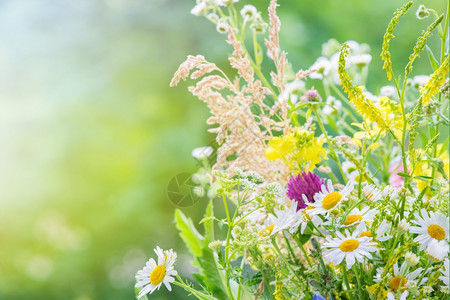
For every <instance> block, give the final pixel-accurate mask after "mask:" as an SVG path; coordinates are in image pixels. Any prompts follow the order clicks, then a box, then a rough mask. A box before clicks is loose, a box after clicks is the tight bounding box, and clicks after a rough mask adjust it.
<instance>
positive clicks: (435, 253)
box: [425, 239, 449, 261]
mask: <svg viewBox="0 0 450 300" xmlns="http://www.w3.org/2000/svg"><path fill="white" fill-rule="evenodd" d="M448 250H449V247H448V243H447V241H439V242H438V241H436V240H434V239H433V240H432V241H431V242H430V244H429V245H428V247H427V250H425V252H426V253H427V255H428V257H429V258H430V259H431V260H434V261H443V260H444V258H445V257H446V256H447V255H448Z"/></svg>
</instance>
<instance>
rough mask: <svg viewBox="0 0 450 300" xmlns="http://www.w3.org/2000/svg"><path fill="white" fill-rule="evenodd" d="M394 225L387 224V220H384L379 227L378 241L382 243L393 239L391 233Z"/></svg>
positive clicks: (377, 232)
mask: <svg viewBox="0 0 450 300" xmlns="http://www.w3.org/2000/svg"><path fill="white" fill-rule="evenodd" d="M391 227H392V224H391V223H389V222H387V221H386V220H383V222H381V224H380V225H378V228H377V230H376V234H377V238H376V239H377V240H379V241H380V242H384V241H387V240H389V239H391V238H392V235H390V234H389V233H390V232H391Z"/></svg>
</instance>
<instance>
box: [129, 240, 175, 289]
mask: <svg viewBox="0 0 450 300" xmlns="http://www.w3.org/2000/svg"><path fill="white" fill-rule="evenodd" d="M154 251H155V253H156V255H157V256H158V264H156V262H155V260H154V259H153V258H150V259H149V261H147V263H146V264H145V267H144V268H143V269H142V270H139V271H138V273H137V275H136V280H137V283H136V285H135V287H137V288H138V287H142V286H143V288H142V290H141V291H140V292H139V295H138V298H141V297H142V296H144V295H146V294H148V293H150V294H151V293H153V292H154V291H155V290H156V289H158V290H159V288H160V287H161V284H162V283H164V285H165V286H166V288H167V289H168V290H169V291H172V287H171V286H170V283H171V282H174V281H175V278H173V277H172V276H176V275H177V274H178V272H177V271H175V270H174V268H173V264H174V263H175V260H176V259H177V253H176V252H174V251H173V250H172V249H170V250H166V251H163V250H162V249H161V248H159V246H157V247H156V249H155V250H154Z"/></svg>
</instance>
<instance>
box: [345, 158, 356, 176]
mask: <svg viewBox="0 0 450 300" xmlns="http://www.w3.org/2000/svg"><path fill="white" fill-rule="evenodd" d="M342 170H343V171H344V173H345V175H347V176H348V175H350V174H351V173H352V172H354V171H356V166H355V164H354V163H352V162H351V161H348V160H346V161H344V162H343V163H342Z"/></svg>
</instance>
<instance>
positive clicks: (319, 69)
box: [309, 56, 332, 79]
mask: <svg viewBox="0 0 450 300" xmlns="http://www.w3.org/2000/svg"><path fill="white" fill-rule="evenodd" d="M331 67H332V65H331V62H330V61H329V60H328V59H327V58H326V57H323V56H321V57H319V58H318V59H317V60H316V62H315V63H314V64H313V65H312V66H311V67H310V69H311V70H316V71H315V72H313V73H311V74H309V77H310V78H312V79H322V78H323V77H324V76H327V75H328V73H329V72H330V70H331Z"/></svg>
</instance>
